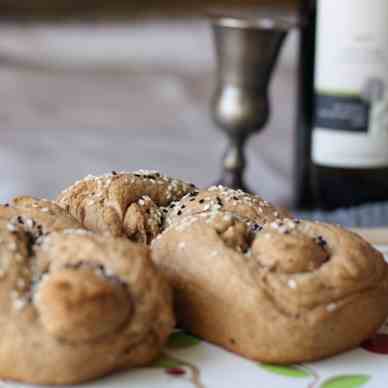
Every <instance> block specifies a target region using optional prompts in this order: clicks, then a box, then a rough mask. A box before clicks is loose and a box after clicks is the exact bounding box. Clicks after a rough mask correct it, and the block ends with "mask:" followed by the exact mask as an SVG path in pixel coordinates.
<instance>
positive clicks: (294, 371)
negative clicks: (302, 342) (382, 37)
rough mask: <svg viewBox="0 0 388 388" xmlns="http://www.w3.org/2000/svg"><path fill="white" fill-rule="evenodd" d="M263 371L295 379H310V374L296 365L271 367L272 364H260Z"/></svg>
mask: <svg viewBox="0 0 388 388" xmlns="http://www.w3.org/2000/svg"><path fill="white" fill-rule="evenodd" d="M260 365H261V366H262V367H263V368H264V369H265V370H267V371H268V372H271V373H275V374H277V375H281V376H286V377H296V378H306V377H310V376H311V375H310V373H309V372H308V371H307V370H305V369H302V368H301V367H299V366H298V365H289V366H282V365H272V364H260Z"/></svg>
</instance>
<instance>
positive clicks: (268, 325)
mask: <svg viewBox="0 0 388 388" xmlns="http://www.w3.org/2000/svg"><path fill="white" fill-rule="evenodd" d="M192 198H194V200H193V199H192ZM178 213H179V214H178ZM167 223H168V225H169V226H168V227H167V228H166V230H165V231H164V232H163V233H162V234H161V235H160V236H159V237H157V238H156V239H155V240H154V241H153V243H152V256H153V260H154V261H155V263H156V264H157V266H158V267H159V269H160V270H161V271H162V272H163V273H164V274H165V275H166V277H167V278H168V280H169V281H170V283H171V285H172V286H173V288H174V290H175V295H176V315H177V319H178V322H179V323H180V324H181V326H182V327H183V328H185V329H187V330H189V331H191V332H192V333H194V334H196V335H198V336H200V337H202V338H204V339H206V340H208V341H210V342H213V343H215V344H218V345H220V346H222V347H224V348H226V349H229V350H231V351H234V352H236V353H239V354H241V355H243V356H245V357H248V358H251V359H254V360H260V361H266V362H272V363H295V362H302V361H307V360H316V359H320V358H322V357H326V356H330V355H333V354H336V353H338V352H340V351H344V350H346V349H350V348H352V347H354V346H357V345H358V344H359V343H360V342H362V341H363V340H365V339H366V338H368V337H369V336H370V335H372V334H373V333H374V332H375V331H376V330H377V329H378V327H379V326H380V325H381V324H382V323H383V321H384V319H385V318H386V317H387V315H388V266H387V264H385V262H384V258H383V256H382V255H381V254H380V253H379V252H378V251H376V250H375V249H374V248H373V247H372V246H370V245H369V244H368V243H367V242H366V241H364V240H363V239H362V238H361V237H359V236H357V235H355V234H353V233H351V232H349V231H347V230H345V229H342V228H341V227H338V226H333V225H327V224H322V223H314V222H308V221H299V220H293V219H291V218H289V216H288V214H286V213H285V212H282V211H280V210H276V209H274V208H273V207H272V206H271V205H269V204H268V203H266V202H264V201H262V200H260V199H258V198H257V197H250V196H249V195H247V194H243V193H241V192H235V191H233V190H227V189H222V188H211V189H209V190H208V191H204V192H201V193H199V194H194V195H191V196H190V195H188V196H186V197H185V198H183V199H182V200H181V201H180V202H178V203H177V204H176V205H175V207H174V209H173V210H172V211H171V212H170V214H169V217H168V222H167Z"/></svg>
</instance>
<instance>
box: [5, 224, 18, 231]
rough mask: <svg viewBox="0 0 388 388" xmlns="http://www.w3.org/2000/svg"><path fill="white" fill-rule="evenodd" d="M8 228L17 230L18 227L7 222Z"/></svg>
mask: <svg viewBox="0 0 388 388" xmlns="http://www.w3.org/2000/svg"><path fill="white" fill-rule="evenodd" d="M7 229H8V230H9V231H10V232H15V231H16V229H17V228H16V226H15V225H14V224H7Z"/></svg>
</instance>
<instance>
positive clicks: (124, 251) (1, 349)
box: [0, 198, 175, 384]
mask: <svg viewBox="0 0 388 388" xmlns="http://www.w3.org/2000/svg"><path fill="white" fill-rule="evenodd" d="M13 203H14V204H15V206H0V305H1V309H0V332H1V336H0V378H2V379H11V380H17V381H23V382H28V383H35V384H71V383H80V382H83V381H86V380H89V379H92V378H95V377H98V376H102V375H105V374H107V373H110V372H112V371H114V370H118V369H125V368H128V367H132V366H140V365H145V364H148V363H149V362H151V361H152V360H153V359H155V357H157V356H158V354H159V352H160V349H161V347H162V346H163V344H164V342H165V341H166V339H167V337H168V335H169V334H170V333H171V331H172V330H173V327H174V324H175V322H174V318H173V312H172V302H171V292H170V289H169V287H168V286H167V284H166V282H165V281H164V280H163V279H162V278H161V275H160V274H159V273H158V272H157V271H156V269H155V267H154V265H153V264H152V262H151V260H150V258H149V249H148V248H147V247H145V246H143V245H140V244H135V243H132V242H130V241H127V240H126V239H120V238H113V237H109V236H97V235H94V234H93V233H92V232H88V231H86V230H84V229H79V228H78V226H79V224H78V222H77V221H75V220H74V219H73V218H72V217H71V216H70V215H66V213H65V212H64V211H63V210H62V209H60V208H59V207H58V206H56V205H54V204H51V203H50V202H49V201H39V200H33V199H28V198H22V199H16V200H14V201H13ZM68 227H70V228H71V229H67V228H68ZM61 229H62V230H61Z"/></svg>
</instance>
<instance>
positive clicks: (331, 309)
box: [326, 303, 337, 313]
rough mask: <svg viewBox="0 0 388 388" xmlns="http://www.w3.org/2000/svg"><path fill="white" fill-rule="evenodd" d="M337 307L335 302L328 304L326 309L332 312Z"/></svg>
mask: <svg viewBox="0 0 388 388" xmlns="http://www.w3.org/2000/svg"><path fill="white" fill-rule="evenodd" d="M336 309H337V305H336V304H335V303H330V304H328V305H327V306H326V310H327V311H328V312H329V313H331V312H333V311H335V310H336Z"/></svg>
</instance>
